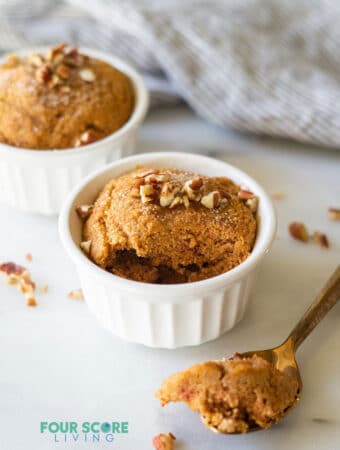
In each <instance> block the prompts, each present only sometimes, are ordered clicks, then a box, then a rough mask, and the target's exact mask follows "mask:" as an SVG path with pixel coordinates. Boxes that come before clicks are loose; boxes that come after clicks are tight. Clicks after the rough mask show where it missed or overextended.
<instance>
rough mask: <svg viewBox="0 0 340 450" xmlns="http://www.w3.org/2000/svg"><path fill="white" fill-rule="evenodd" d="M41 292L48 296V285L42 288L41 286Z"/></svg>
mask: <svg viewBox="0 0 340 450" xmlns="http://www.w3.org/2000/svg"><path fill="white" fill-rule="evenodd" d="M39 290H40V292H41V293H42V294H46V292H48V285H47V284H43V285H42V286H40V288H39Z"/></svg>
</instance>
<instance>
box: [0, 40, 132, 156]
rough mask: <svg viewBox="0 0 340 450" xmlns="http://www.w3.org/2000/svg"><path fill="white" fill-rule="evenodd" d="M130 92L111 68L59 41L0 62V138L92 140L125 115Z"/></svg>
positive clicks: (33, 144) (23, 143) (55, 143)
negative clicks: (35, 51) (45, 47)
mask: <svg viewBox="0 0 340 450" xmlns="http://www.w3.org/2000/svg"><path fill="white" fill-rule="evenodd" d="M133 106H134V92H133V87H132V84H131V81H130V79H129V77H128V76H127V75H125V74H124V73H123V72H121V71H119V70H118V69H116V68H115V67H113V66H111V65H110V64H108V63H106V62H105V61H101V60H100V59H97V58H92V57H89V56H87V55H84V54H82V53H80V52H79V51H78V49H77V48H74V47H67V46H66V45H65V44H60V45H58V46H56V47H54V48H51V49H50V50H48V51H47V52H46V53H44V54H41V53H31V54H30V55H28V56H24V57H19V56H17V55H9V56H8V57H7V59H6V61H5V62H4V63H3V64H2V65H1V66H0V142H3V143H6V144H9V145H13V146H16V147H22V148H31V149H36V150H40V149H44V150H46V149H65V148H72V147H78V146H81V145H85V144H89V143H92V142H95V141H97V140H99V139H102V138H103V137H105V136H107V135H109V134H111V133H113V132H114V131H116V130H118V129H119V128H120V127H121V126H122V125H124V123H126V122H127V120H128V119H129V117H130V116H131V113H132V110H133Z"/></svg>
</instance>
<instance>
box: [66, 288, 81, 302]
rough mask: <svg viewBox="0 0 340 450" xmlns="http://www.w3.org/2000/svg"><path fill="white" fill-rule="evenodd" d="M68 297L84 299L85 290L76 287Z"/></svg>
mask: <svg viewBox="0 0 340 450" xmlns="http://www.w3.org/2000/svg"><path fill="white" fill-rule="evenodd" d="M67 297H68V298H70V299H71V300H82V299H83V298H84V295H83V291H82V290H81V289H76V290H74V291H71V292H69V293H68V294H67Z"/></svg>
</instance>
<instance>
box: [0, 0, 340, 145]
mask: <svg viewBox="0 0 340 450" xmlns="http://www.w3.org/2000/svg"><path fill="white" fill-rule="evenodd" d="M0 11H1V14H0V50H2V51H7V50H11V49H14V48H16V47H22V46H24V45H34V44H43V43H52V42H59V41H65V40H66V41H72V42H75V43H78V44H82V45H87V46H92V47H99V48H101V49H102V50H104V51H109V52H112V53H115V54H117V55H119V56H123V57H124V58H125V59H128V60H129V61H130V62H131V63H132V64H134V65H135V66H137V67H138V68H139V69H140V70H141V71H142V72H143V73H144V74H145V75H146V79H147V82H148V84H149V87H150V89H151V91H152V96H153V98H154V99H156V100H157V99H158V101H163V102H164V101H165V102H169V101H170V100H174V101H175V100H176V99H178V98H182V99H184V100H185V101H186V102H187V103H188V104H189V105H190V106H191V107H192V108H193V109H194V110H195V111H196V112H197V113H198V114H199V115H200V116H202V117H204V118H205V119H206V120H208V121H210V122H213V123H216V124H219V125H221V126H223V127H234V128H236V129H239V130H243V131H247V132H253V133H257V134H265V135H271V136H283V137H289V138H292V139H295V140H298V141H302V142H310V143H314V144H324V145H328V146H334V147H339V146H340V57H339V56H340V55H338V52H339V51H340V50H339V49H340V26H339V23H340V4H339V2H337V1H334V0H299V1H296V0H210V1H208V0H206V1H202V0H65V1H64V2H62V1H61V0H60V1H59V0H30V2H27V1H26V0H0Z"/></svg>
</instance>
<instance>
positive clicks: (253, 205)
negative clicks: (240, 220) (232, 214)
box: [246, 197, 259, 214]
mask: <svg viewBox="0 0 340 450" xmlns="http://www.w3.org/2000/svg"><path fill="white" fill-rule="evenodd" d="M246 205H247V206H249V208H250V211H251V212H252V213H253V214H256V213H257V209H258V206H259V199H258V197H252V198H248V200H246Z"/></svg>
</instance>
